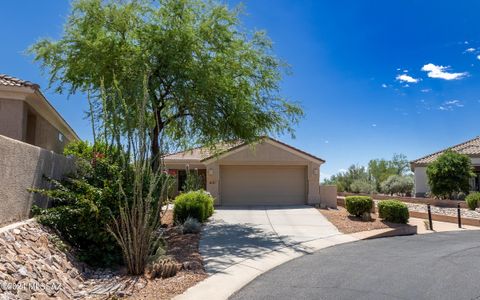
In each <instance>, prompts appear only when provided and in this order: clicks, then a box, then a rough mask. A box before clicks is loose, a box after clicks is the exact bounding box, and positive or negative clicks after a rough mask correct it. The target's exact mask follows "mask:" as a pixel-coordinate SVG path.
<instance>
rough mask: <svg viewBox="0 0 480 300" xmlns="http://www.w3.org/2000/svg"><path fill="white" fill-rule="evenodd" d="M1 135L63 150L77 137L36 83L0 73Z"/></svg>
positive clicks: (42, 146) (45, 147)
mask: <svg viewBox="0 0 480 300" xmlns="http://www.w3.org/2000/svg"><path fill="white" fill-rule="evenodd" d="M0 135H4V136H7V137H10V138H13V139H16V140H19V141H22V142H26V143H29V144H32V145H35V146H38V147H41V148H44V149H47V150H51V151H54V152H57V153H62V151H63V147H64V146H65V145H66V144H67V143H68V142H70V141H73V140H78V139H79V138H78V136H77V134H76V133H75V131H73V129H72V128H71V127H70V126H69V125H68V124H67V122H65V120H64V119H63V118H62V117H61V116H60V114H59V113H58V112H57V111H56V110H55V108H54V107H53V106H52V105H51V104H50V103H49V102H48V100H47V99H46V98H45V96H44V95H43V94H42V92H41V91H40V87H39V86H38V84H35V83H32V82H29V81H25V80H21V79H18V78H15V77H11V76H7V75H4V74H0Z"/></svg>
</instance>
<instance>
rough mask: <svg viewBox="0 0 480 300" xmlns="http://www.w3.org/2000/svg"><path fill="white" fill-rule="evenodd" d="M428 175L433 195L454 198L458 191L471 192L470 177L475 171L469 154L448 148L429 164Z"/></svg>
mask: <svg viewBox="0 0 480 300" xmlns="http://www.w3.org/2000/svg"><path fill="white" fill-rule="evenodd" d="M427 176H428V185H429V186H430V189H431V191H432V194H433V195H435V196H436V197H439V198H443V199H445V198H448V199H453V197H454V195H455V194H457V193H460V192H463V193H465V194H467V193H468V192H469V190H470V179H471V178H472V177H474V176H475V173H473V168H472V163H471V161H470V158H469V157H468V156H467V155H463V154H459V153H456V152H454V151H452V150H447V151H445V152H444V153H443V154H442V155H440V156H439V157H438V158H437V159H436V160H435V161H434V162H432V163H431V164H429V165H428V167H427Z"/></svg>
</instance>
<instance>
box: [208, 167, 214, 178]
mask: <svg viewBox="0 0 480 300" xmlns="http://www.w3.org/2000/svg"><path fill="white" fill-rule="evenodd" d="M208 175H210V176H212V175H213V169H212V168H210V169H208Z"/></svg>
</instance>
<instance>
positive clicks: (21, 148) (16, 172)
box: [0, 135, 74, 224]
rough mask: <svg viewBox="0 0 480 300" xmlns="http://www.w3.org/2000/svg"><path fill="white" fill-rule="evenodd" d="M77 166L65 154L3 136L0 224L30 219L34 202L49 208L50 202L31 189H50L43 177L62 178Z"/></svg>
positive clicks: (1, 140) (0, 139)
mask: <svg viewBox="0 0 480 300" xmlns="http://www.w3.org/2000/svg"><path fill="white" fill-rule="evenodd" d="M73 167H74V163H73V161H72V160H71V159H68V158H66V157H64V156H62V155H59V154H56V153H54V152H52V151H48V150H45V149H42V148H39V147H36V146H32V145H29V144H27V143H23V142H20V141H17V140H14V139H11V138H8V137H5V136H2V135H0V224H7V223H12V222H16V221H19V220H23V219H26V218H28V217H29V214H30V208H31V206H32V204H33V203H35V204H37V205H39V206H42V207H45V206H46V205H47V202H46V199H44V198H43V197H41V196H39V195H34V194H32V193H30V192H28V191H27V189H28V188H33V187H46V186H47V184H48V183H47V182H46V181H45V180H44V179H43V175H46V176H48V177H51V178H56V179H59V178H61V176H62V175H63V174H65V173H68V172H70V171H72V170H73Z"/></svg>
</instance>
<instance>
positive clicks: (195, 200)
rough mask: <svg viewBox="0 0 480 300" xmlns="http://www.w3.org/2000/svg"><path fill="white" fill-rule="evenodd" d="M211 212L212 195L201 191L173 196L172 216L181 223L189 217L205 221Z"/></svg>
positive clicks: (176, 221)
mask: <svg viewBox="0 0 480 300" xmlns="http://www.w3.org/2000/svg"><path fill="white" fill-rule="evenodd" d="M212 214H213V197H212V196H211V195H210V194H209V193H207V192H205V191H203V190H199V191H193V192H188V193H184V194H180V195H178V196H177V197H176V198H175V202H174V207H173V218H174V220H175V223H177V224H183V223H184V222H185V221H186V220H187V219H188V218H189V217H191V218H194V219H197V220H198V221H199V222H202V223H203V222H205V221H206V220H207V219H208V218H209V217H210V216H211V215H212Z"/></svg>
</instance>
